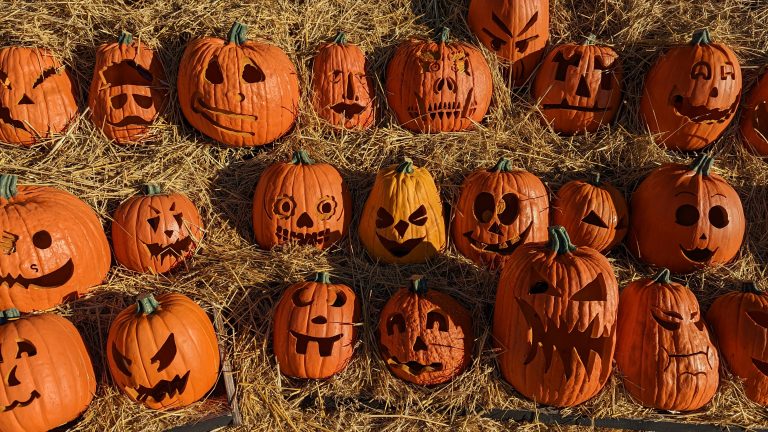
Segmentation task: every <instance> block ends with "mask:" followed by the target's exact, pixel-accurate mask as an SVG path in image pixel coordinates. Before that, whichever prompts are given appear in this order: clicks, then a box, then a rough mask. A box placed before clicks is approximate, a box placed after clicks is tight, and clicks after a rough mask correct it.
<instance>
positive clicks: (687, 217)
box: [675, 204, 699, 226]
mask: <svg viewBox="0 0 768 432" xmlns="http://www.w3.org/2000/svg"><path fill="white" fill-rule="evenodd" d="M698 221H699V209H697V208H696V207H694V206H692V205H690V204H683V205H681V206H680V207H678V208H677V210H676V211H675V223H677V224H678V225H682V226H691V225H695V224H696V222H698Z"/></svg>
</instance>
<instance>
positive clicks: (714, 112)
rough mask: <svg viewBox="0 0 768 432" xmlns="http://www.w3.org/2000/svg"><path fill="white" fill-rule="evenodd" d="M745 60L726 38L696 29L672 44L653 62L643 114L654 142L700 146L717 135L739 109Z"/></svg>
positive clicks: (677, 147)
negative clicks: (686, 40) (686, 41)
mask: <svg viewBox="0 0 768 432" xmlns="http://www.w3.org/2000/svg"><path fill="white" fill-rule="evenodd" d="M740 99H741V66H739V60H738V58H736V54H734V53H733V51H732V50H731V49H730V48H729V47H728V46H727V45H724V44H718V43H714V42H712V39H711V37H710V36H709V31H707V30H706V29H704V30H698V31H696V32H695V33H694V34H693V38H692V39H691V43H690V44H688V45H680V46H676V47H673V48H671V49H669V51H667V53H666V54H664V55H662V56H661V57H660V58H659V59H658V60H657V61H656V63H655V64H654V65H653V67H651V70H650V71H649V72H648V76H647V77H646V79H645V87H644V89H643V95H642V98H641V99H640V117H641V119H642V120H643V121H644V122H645V124H646V126H647V127H648V130H649V131H650V132H651V133H652V134H654V135H657V137H656V142H657V143H658V144H659V145H660V146H662V147H666V148H669V149H672V150H684V151H691V150H698V149H700V148H703V147H705V146H707V145H709V144H710V143H712V142H713V141H714V140H716V139H717V138H718V137H719V136H720V135H721V134H722V133H723V131H724V130H725V128H727V127H728V124H730V122H731V120H733V117H734V115H735V114H736V109H737V108H738V107H739V100H740Z"/></svg>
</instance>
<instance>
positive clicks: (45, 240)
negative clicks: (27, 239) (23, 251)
mask: <svg viewBox="0 0 768 432" xmlns="http://www.w3.org/2000/svg"><path fill="white" fill-rule="evenodd" d="M32 244H33V245H35V247H36V248H38V249H48V248H49V247H51V245H52V244H53V239H52V238H51V234H50V233H49V232H48V231H46V230H40V231H38V232H36V233H35V234H34V235H33V236H32Z"/></svg>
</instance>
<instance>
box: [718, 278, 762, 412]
mask: <svg viewBox="0 0 768 432" xmlns="http://www.w3.org/2000/svg"><path fill="white" fill-rule="evenodd" d="M707 322H708V323H709V324H710V325H711V326H712V331H713V332H714V333H715V336H716V337H717V341H718V344H719V346H720V352H721V353H722V355H723V357H724V358H725V362H726V363H727V364H728V367H729V368H730V369H731V372H733V373H734V374H735V375H736V376H737V377H739V378H740V379H741V380H742V383H743V384H744V391H745V393H746V394H747V397H749V398H750V399H752V400H753V401H755V402H757V403H759V404H760V405H763V406H768V294H766V293H765V292H763V291H761V290H760V289H758V288H757V287H756V286H755V284H754V283H753V282H746V283H744V284H743V286H742V288H741V292H730V293H728V294H725V295H723V296H721V297H718V298H717V300H715V301H714V303H712V306H710V308H709V311H707Z"/></svg>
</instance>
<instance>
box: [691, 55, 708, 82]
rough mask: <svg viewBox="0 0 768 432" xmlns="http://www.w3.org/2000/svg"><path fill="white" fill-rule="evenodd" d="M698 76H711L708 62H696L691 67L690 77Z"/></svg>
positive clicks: (704, 77)
mask: <svg viewBox="0 0 768 432" xmlns="http://www.w3.org/2000/svg"><path fill="white" fill-rule="evenodd" d="M699 78H703V79H705V80H709V79H711V78H712V68H711V67H710V66H709V63H707V62H705V61H703V60H702V61H700V62H698V63H696V64H695V65H693V67H692V68H691V79H693V80H696V79H699Z"/></svg>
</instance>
